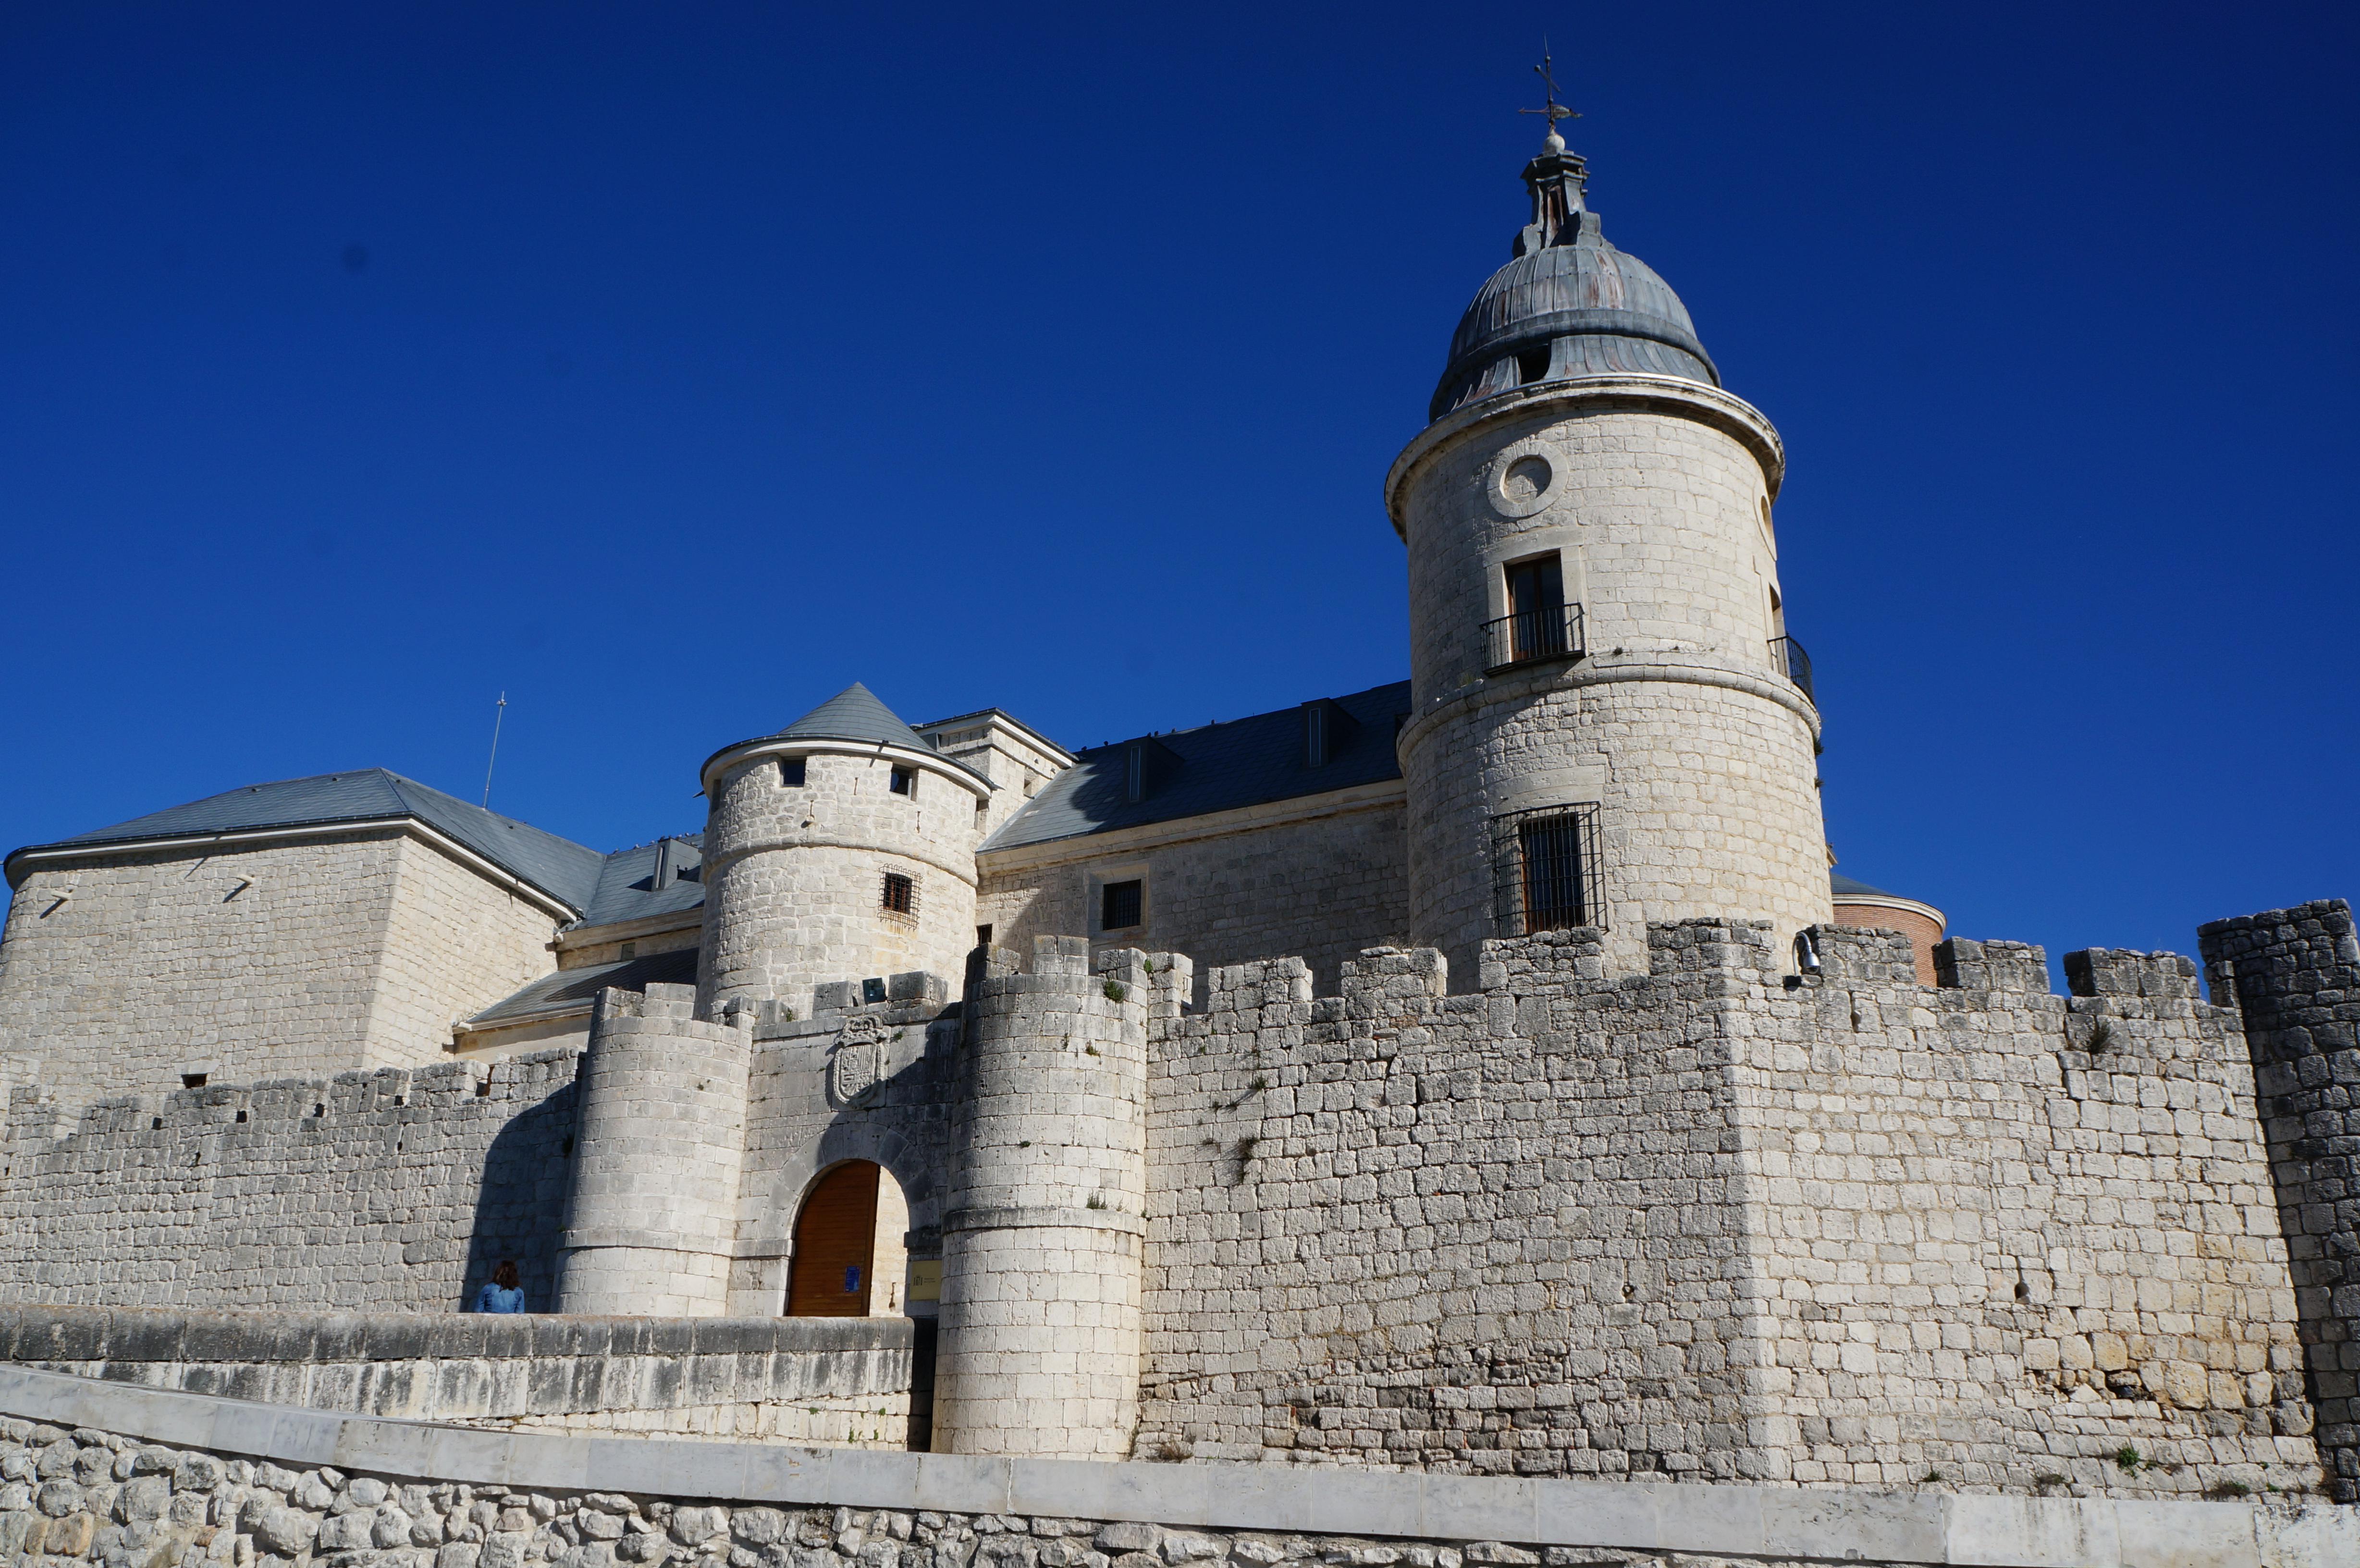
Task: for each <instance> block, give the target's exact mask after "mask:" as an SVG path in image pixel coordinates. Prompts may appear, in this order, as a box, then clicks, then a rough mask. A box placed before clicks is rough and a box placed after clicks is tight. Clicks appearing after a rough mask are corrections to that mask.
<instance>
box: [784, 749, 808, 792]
mask: <svg viewBox="0 0 2360 1568" xmlns="http://www.w3.org/2000/svg"><path fill="white" fill-rule="evenodd" d="M779 782H780V783H781V785H783V786H785V787H786V788H787V789H802V788H803V758H802V757H781V758H779Z"/></svg>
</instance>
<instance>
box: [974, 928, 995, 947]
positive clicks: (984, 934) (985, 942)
mask: <svg viewBox="0 0 2360 1568" xmlns="http://www.w3.org/2000/svg"><path fill="white" fill-rule="evenodd" d="M975 945H976V946H978V947H989V946H990V945H991V928H990V927H989V926H978V927H976V928H975Z"/></svg>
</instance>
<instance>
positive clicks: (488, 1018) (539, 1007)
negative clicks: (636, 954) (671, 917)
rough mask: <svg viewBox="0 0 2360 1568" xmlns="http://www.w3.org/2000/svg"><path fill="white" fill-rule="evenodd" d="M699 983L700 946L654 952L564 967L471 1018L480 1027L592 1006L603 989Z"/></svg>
mask: <svg viewBox="0 0 2360 1568" xmlns="http://www.w3.org/2000/svg"><path fill="white" fill-rule="evenodd" d="M695 984H696V949H694V948H693V947H691V948H683V949H682V950H681V951H680V952H678V953H649V954H648V955H647V956H646V957H644V958H626V959H623V960H621V961H620V962H619V963H615V964H590V965H588V966H587V967H585V968H582V969H561V970H559V971H558V972H557V973H556V974H554V975H542V976H541V978H540V979H538V980H536V981H534V982H533V983H532V984H531V985H527V986H526V987H525V988H524V989H522V990H521V991H519V992H517V993H516V994H515V995H514V996H504V997H502V998H501V999H500V1000H498V1001H497V1002H494V1003H493V1004H492V1005H491V1006H490V1007H486V1008H485V1009H484V1010H483V1011H482V1012H480V1013H477V1014H476V1015H475V1017H474V1018H469V1019H468V1020H467V1022H468V1023H469V1024H470V1025H472V1026H475V1027H476V1028H483V1027H486V1026H487V1025H491V1024H498V1023H507V1022H510V1021H512V1020H514V1019H517V1018H530V1017H531V1016H532V1015H533V1014H535V1013H546V1012H553V1011H556V1010H558V1009H560V1008H563V1007H569V1006H574V1005H579V1006H582V1007H588V1006H589V1005H590V1003H591V1002H592V1000H594V999H595V997H596V996H597V995H598V993H599V992H600V991H601V990H604V989H605V988H606V986H609V985H612V986H614V987H616V988H617V990H622V991H644V990H646V989H647V988H648V987H649V986H650V985H695Z"/></svg>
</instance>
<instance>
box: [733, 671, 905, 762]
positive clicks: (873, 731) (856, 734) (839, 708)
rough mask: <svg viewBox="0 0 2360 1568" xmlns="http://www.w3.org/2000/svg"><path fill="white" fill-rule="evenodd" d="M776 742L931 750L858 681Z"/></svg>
mask: <svg viewBox="0 0 2360 1568" xmlns="http://www.w3.org/2000/svg"><path fill="white" fill-rule="evenodd" d="M770 738H772V739H774V740H786V739H791V738H792V739H796V740H859V741H873V742H881V743H882V744H884V745H887V746H912V747H914V748H915V749H917V750H919V751H924V750H926V749H928V747H927V746H926V743H925V742H924V741H923V740H922V739H920V738H919V735H918V732H917V731H915V730H913V729H912V728H911V727H910V726H909V725H907V724H903V723H902V722H901V715H900V714H899V713H895V712H894V711H893V710H892V709H890V708H889V707H887V706H886V705H885V704H884V703H882V702H879V701H878V700H877V693H876V692H874V691H870V690H869V688H868V687H866V686H863V685H862V684H861V683H860V682H859V681H854V682H853V683H852V684H851V685H849V686H847V687H846V688H845V689H844V690H843V691H838V692H837V693H836V695H835V696H833V697H830V698H829V699H828V700H827V701H826V702H822V703H821V704H820V705H819V706H818V707H816V708H814V709H813V710H812V711H811V712H810V713H805V714H804V715H803V717H802V718H800V719H797V720H796V721H795V722H794V723H793V724H789V725H788V726H787V727H786V728H785V729H782V730H781V731H780V732H779V733H778V734H777V735H774V736H772V737H770Z"/></svg>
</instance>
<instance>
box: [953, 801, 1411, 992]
mask: <svg viewBox="0 0 2360 1568" xmlns="http://www.w3.org/2000/svg"><path fill="white" fill-rule="evenodd" d="M1398 788H1399V787H1398V786H1395V787H1393V792H1388V793H1387V794H1384V795H1382V796H1377V797H1375V798H1371V799H1360V800H1355V801H1354V802H1353V803H1352V805H1351V806H1350V807H1349V808H1348V809H1343V810H1337V811H1322V812H1320V813H1318V814H1317V815H1308V814H1302V813H1304V812H1306V811H1308V810H1310V808H1308V807H1306V803H1305V802H1303V801H1300V800H1288V801H1283V802H1280V803H1279V807H1280V808H1281V809H1282V810H1283V811H1284V812H1285V813H1287V814H1285V815H1282V816H1278V817H1277V818H1276V820H1263V819H1262V818H1260V817H1257V816H1256V815H1254V814H1252V813H1247V812H1240V813H1237V814H1236V822H1235V825H1234V826H1233V827H1231V828H1229V830H1228V831H1223V832H1212V833H1207V832H1204V831H1202V830H1203V828H1204V827H1205V824H1204V823H1203V822H1201V821H1199V822H1192V823H1190V824H1188V832H1187V834H1186V836H1179V835H1177V834H1174V835H1173V836H1169V837H1165V836H1162V835H1160V834H1159V833H1158V831H1157V828H1153V827H1152V828H1147V829H1142V830H1137V831H1134V832H1125V833H1094V834H1091V835H1090V836H1089V837H1088V838H1087V839H1085V840H1076V841H1071V842H1064V843H1057V844H1040V845H1028V846H1026V847H1025V848H1024V849H1022V850H1014V851H1007V852H994V853H991V854H987V855H982V856H980V857H979V861H980V864H981V866H982V870H983V883H982V891H981V894H980V896H979V897H978V899H977V902H976V915H975V918H976V919H977V920H980V921H983V922H984V923H986V924H988V925H989V926H990V927H991V928H992V938H991V940H992V941H993V942H996V943H998V944H999V945H1000V946H1002V947H1010V948H1014V949H1016V950H1017V951H1018V952H1028V951H1030V949H1031V946H1032V942H1033V941H1034V940H1035V939H1037V938H1040V937H1043V936H1054V935H1058V934H1061V933H1065V932H1075V931H1083V932H1087V933H1089V934H1090V940H1091V941H1092V942H1095V943H1098V945H1100V946H1109V947H1111V946H1120V947H1135V948H1140V949H1142V950H1143V951H1146V952H1151V953H1160V952H1172V953H1187V954H1189V955H1190V956H1191V957H1192V958H1194V959H1195V960H1196V963H1197V965H1198V969H1199V973H1202V972H1203V971H1204V968H1205V967H1206V966H1207V965H1215V964H1238V963H1242V962H1245V961H1246V960H1249V959H1252V958H1258V957H1262V956H1263V955H1266V954H1268V953H1299V954H1300V955H1301V956H1302V957H1303V958H1304V960H1305V961H1306V963H1308V964H1310V965H1311V970H1312V974H1313V975H1315V976H1316V977H1317V981H1318V983H1319V984H1320V985H1323V986H1327V987H1330V988H1332V987H1333V986H1334V985H1336V984H1337V982H1338V978H1339V977H1340V975H1342V973H1343V965H1344V964H1345V962H1346V961H1347V960H1349V959H1350V958H1351V957H1352V956H1353V955H1354V954H1356V953H1359V952H1360V950H1361V949H1362V948H1365V947H1382V946H1386V945H1388V944H1391V943H1394V942H1400V941H1401V940H1402V939H1403V935H1404V931H1406V930H1407V920H1408V909H1409V881H1408V861H1407V855H1406V845H1407V839H1406V836H1405V834H1404V832H1403V826H1402V806H1401V800H1400V796H1399V794H1398V792H1397V791H1398ZM1158 826H1159V827H1164V828H1169V826H1170V824H1158ZM1128 877H1140V878H1142V880H1143V881H1144V882H1145V883H1146V889H1145V893H1146V896H1145V898H1144V906H1145V914H1146V924H1144V925H1142V926H1137V927H1133V928H1131V929H1128V930H1124V931H1100V930H1099V929H1098V914H1099V910H1098V903H1097V898H1096V895H1095V889H1096V887H1097V886H1098V882H1100V881H1122V880H1124V879H1126V878H1128Z"/></svg>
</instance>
